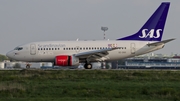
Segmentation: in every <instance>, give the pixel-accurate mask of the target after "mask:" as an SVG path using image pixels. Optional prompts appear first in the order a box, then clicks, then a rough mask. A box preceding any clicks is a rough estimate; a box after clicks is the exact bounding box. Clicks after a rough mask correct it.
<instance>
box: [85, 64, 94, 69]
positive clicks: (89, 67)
mask: <svg viewBox="0 0 180 101" xmlns="http://www.w3.org/2000/svg"><path fill="white" fill-rule="evenodd" d="M84 68H85V69H92V64H85V65H84Z"/></svg>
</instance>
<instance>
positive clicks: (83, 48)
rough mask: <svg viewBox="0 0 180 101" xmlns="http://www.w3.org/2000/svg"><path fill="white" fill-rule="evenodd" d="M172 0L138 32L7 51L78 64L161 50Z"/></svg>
mask: <svg viewBox="0 0 180 101" xmlns="http://www.w3.org/2000/svg"><path fill="white" fill-rule="evenodd" d="M169 6H170V3H169V2H162V3H161V5H160V6H159V7H158V8H157V10H156V11H155V12H154V13H153V14H152V16H151V17H150V18H149V19H148V20H147V22H146V23H145V24H144V25H143V26H142V28H141V29H140V30H139V31H138V32H137V33H135V34H132V35H129V36H126V37H123V38H118V39H116V40H101V41H44V42H32V43H28V44H25V45H20V46H18V47H16V48H15V49H14V50H12V51H10V52H8V53H7V54H6V55H7V57H9V58H12V59H14V60H18V61H25V62H53V63H54V66H77V65H79V63H85V64H84V68H85V69H91V68H92V63H93V62H97V61H101V62H106V61H114V60H120V59H124V58H129V57H134V56H137V55H142V54H146V53H149V52H152V51H156V50H159V49H161V48H163V47H164V45H165V44H166V43H167V42H170V41H172V40H174V38H172V39H167V40H161V39H162V35H163V32H164V26H165V23H166V18H167V15H168V10H169Z"/></svg>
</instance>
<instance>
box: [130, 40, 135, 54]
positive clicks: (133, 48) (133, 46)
mask: <svg viewBox="0 0 180 101" xmlns="http://www.w3.org/2000/svg"><path fill="white" fill-rule="evenodd" d="M130 48H131V54H135V52H136V44H135V43H131V45H130Z"/></svg>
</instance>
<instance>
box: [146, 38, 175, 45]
mask: <svg viewBox="0 0 180 101" xmlns="http://www.w3.org/2000/svg"><path fill="white" fill-rule="evenodd" d="M173 40H175V39H168V40H163V41H160V42H155V43H149V44H147V45H148V46H158V45H162V44H165V43H168V42H170V41H173Z"/></svg>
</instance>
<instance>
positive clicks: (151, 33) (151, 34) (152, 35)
mask: <svg viewBox="0 0 180 101" xmlns="http://www.w3.org/2000/svg"><path fill="white" fill-rule="evenodd" d="M148 31H149V30H148V29H143V30H142V35H141V36H139V38H147V37H149V38H159V37H160V36H161V34H160V32H161V31H162V29H157V30H156V31H155V29H151V30H150V31H149V32H148ZM147 32H148V33H147Z"/></svg>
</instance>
